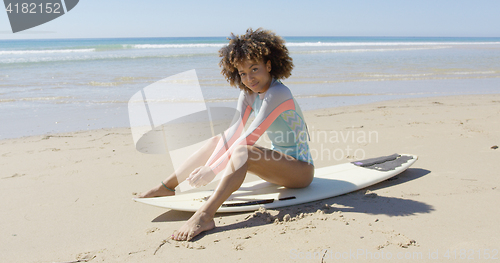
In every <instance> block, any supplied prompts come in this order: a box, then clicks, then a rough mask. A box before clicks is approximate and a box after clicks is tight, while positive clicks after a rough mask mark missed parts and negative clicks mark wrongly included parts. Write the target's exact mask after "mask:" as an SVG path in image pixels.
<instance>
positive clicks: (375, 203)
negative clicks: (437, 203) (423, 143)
mask: <svg viewBox="0 0 500 263" xmlns="http://www.w3.org/2000/svg"><path fill="white" fill-rule="evenodd" d="M429 173H430V171H429V170H425V169H419V168H409V169H408V170H406V171H404V172H403V173H401V174H399V175H396V176H395V177H392V178H390V179H388V180H386V181H383V182H380V183H378V184H375V185H372V186H370V187H367V188H364V189H361V190H358V191H355V192H351V193H348V194H345V195H341V196H336V197H332V198H328V199H323V200H319V201H315V202H310V203H305V204H300V205H294V206H289V207H282V208H276V209H272V210H274V211H278V214H277V215H275V216H274V218H278V219H279V220H282V219H283V216H284V215H286V214H289V215H290V217H292V218H293V217H295V216H297V215H299V214H301V213H314V212H316V211H317V210H318V209H322V210H323V211H324V213H325V214H332V213H334V212H337V211H342V212H355V213H365V214H373V215H379V214H383V215H388V216H411V215H415V214H422V213H430V212H432V211H434V208H433V207H432V206H431V205H429V204H426V203H422V202H419V201H415V200H411V199H405V198H398V197H385V196H379V195H377V194H375V193H370V191H375V190H379V189H383V188H386V187H391V186H395V185H398V184H404V183H407V182H410V181H413V180H416V179H418V178H420V177H423V176H425V175H427V174H429ZM367 190H369V191H367ZM326 205H328V206H330V207H331V208H330V209H323V208H325V207H326ZM245 213H247V214H250V213H249V212H241V213H223V214H222V213H219V214H216V217H227V216H232V215H237V214H245ZM254 214H255V213H254ZM191 215H193V213H190V212H180V211H173V210H170V211H168V212H166V213H164V214H162V215H160V216H158V217H157V218H155V219H154V220H153V222H172V221H186V220H188V219H189V218H190V217H191ZM250 215H251V214H250ZM265 224H269V222H268V221H266V220H263V219H262V217H258V216H257V217H256V216H248V217H247V219H246V220H244V221H241V222H238V223H235V224H231V225H224V226H218V227H216V228H215V229H212V230H210V231H207V232H205V233H202V234H200V235H199V236H197V237H195V238H194V239H193V240H192V241H196V240H198V239H200V238H202V237H203V236H205V235H210V234H214V233H218V232H224V231H230V230H234V229H240V228H245V227H246V228H249V227H256V226H261V225H265Z"/></svg>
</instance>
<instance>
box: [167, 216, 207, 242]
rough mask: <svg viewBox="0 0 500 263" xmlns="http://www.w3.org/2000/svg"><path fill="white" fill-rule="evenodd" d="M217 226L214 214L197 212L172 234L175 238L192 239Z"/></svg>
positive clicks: (181, 239)
mask: <svg viewBox="0 0 500 263" xmlns="http://www.w3.org/2000/svg"><path fill="white" fill-rule="evenodd" d="M214 227H215V222H214V219H213V217H212V216H210V215H209V214H207V213H205V212H196V213H195V214H194V215H193V216H192V217H191V218H190V219H189V220H188V221H187V222H186V223H185V224H184V225H183V226H182V227H181V228H180V229H179V230H178V231H176V232H175V233H174V234H173V235H172V239H173V240H177V241H184V240H190V239H192V238H193V237H195V236H197V235H198V234H200V233H201V232H203V231H207V230H210V229H212V228H214Z"/></svg>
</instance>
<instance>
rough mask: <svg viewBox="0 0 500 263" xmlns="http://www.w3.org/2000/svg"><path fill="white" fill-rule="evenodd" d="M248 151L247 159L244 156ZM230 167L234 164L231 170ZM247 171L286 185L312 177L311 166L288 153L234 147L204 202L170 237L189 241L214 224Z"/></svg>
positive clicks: (307, 181)
mask: <svg viewBox="0 0 500 263" xmlns="http://www.w3.org/2000/svg"><path fill="white" fill-rule="evenodd" d="M247 154H248V158H247ZM231 167H235V170H233V169H232V168H231ZM247 171H251V172H252V173H255V174H256V175H258V176H259V177H261V178H262V179H264V180H266V181H269V182H271V183H275V184H278V185H283V186H285V187H289V188H302V187H306V186H308V185H309V184H310V183H311V182H312V179H313V177H314V166H313V165H310V164H308V163H306V162H302V161H298V160H296V159H294V158H292V157H290V156H288V155H284V154H282V153H280V152H276V151H273V150H269V149H266V148H263V147H258V146H242V147H240V148H238V149H236V150H235V152H234V153H233V156H232V157H231V160H230V163H229V164H228V166H227V167H226V170H225V171H224V175H223V177H222V180H221V181H220V183H219V185H218V186H217V189H216V190H215V191H214V193H213V194H212V196H210V198H209V199H208V200H207V202H206V203H205V204H204V205H203V206H202V207H201V208H200V209H199V210H198V211H196V213H195V214H194V215H193V216H192V217H191V218H190V219H189V220H188V221H187V222H186V223H185V224H184V225H183V226H182V227H181V228H180V229H179V230H178V231H177V232H175V233H174V235H173V236H172V238H173V239H175V240H189V239H191V238H193V237H194V236H196V235H198V234H199V233H201V232H203V231H206V230H210V229H212V228H214V227H215V223H214V220H213V218H214V216H215V212H216V211H217V209H219V207H220V206H221V205H222V203H223V202H224V201H225V200H226V199H227V198H228V197H229V196H230V195H231V194H232V193H233V192H234V191H236V190H238V188H239V187H240V186H241V184H242V183H243V180H244V179H245V176H246V173H247Z"/></svg>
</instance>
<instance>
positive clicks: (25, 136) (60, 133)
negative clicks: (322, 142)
mask: <svg viewBox="0 0 500 263" xmlns="http://www.w3.org/2000/svg"><path fill="white" fill-rule="evenodd" d="M495 94H500V93H487V94H462V95H432V96H429V95H422V96H411V95H408V96H411V97H403V98H394V99H383V100H376V101H371V102H370V101H368V102H361V103H359V102H356V101H352V102H348V103H347V104H345V105H338V106H334V107H327V108H320V109H306V110H304V109H303V112H304V114H305V115H306V116H307V115H309V114H314V113H315V112H321V111H328V110H334V109H339V108H344V107H356V106H358V107H362V106H369V105H371V104H377V103H387V102H397V101H405V100H413V99H431V98H447V97H463V96H488V95H493V96H494V95H495ZM359 96H365V95H364V94H359V95H354V96H347V98H349V99H352V97H359ZM370 96H394V95H384V94H372V95H370ZM396 96H397V95H396ZM401 96H406V95H401ZM334 97H335V98H343V97H344V96H342V95H341V94H339V95H338V96H334ZM322 98H323V97H315V98H312V99H322ZM309 103H310V102H309ZM299 105H300V103H299ZM223 106H224V105H223ZM114 112H115V113H114V114H115V115H116V112H119V111H118V110H116V109H115V110H114ZM79 114H81V113H79ZM80 117H81V116H80ZM67 118H68V117H67V116H66V117H63V119H67ZM251 118H252V117H251ZM83 119H86V120H84V121H83V122H84V124H87V123H88V124H87V126H91V125H96V123H91V120H94V122H97V123H100V124H101V125H103V123H105V120H100V119H95V118H92V117H91V118H90V119H87V118H83ZM127 121H128V117H127ZM56 124H58V122H56ZM97 126H99V124H98V125H97ZM114 129H117V130H123V129H125V130H126V129H129V130H130V125H129V126H118V127H100V128H90V129H76V128H75V129H73V128H69V131H61V132H45V133H40V134H33V135H22V136H19V137H7V138H0V141H3V140H11V139H21V138H29V137H39V136H45V137H46V136H49V137H50V136H56V135H63V134H72V133H80V132H93V131H99V130H114Z"/></svg>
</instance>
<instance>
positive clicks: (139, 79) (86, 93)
mask: <svg viewBox="0 0 500 263" xmlns="http://www.w3.org/2000/svg"><path fill="white" fill-rule="evenodd" d="M284 38H285V40H286V42H287V47H288V49H289V50H290V54H291V57H292V58H293V61H294V64H295V68H294V70H293V72H292V76H291V77H290V78H288V79H286V80H284V81H283V82H284V83H285V84H286V85H287V86H288V87H289V88H290V89H291V90H292V93H293V94H294V96H295V97H296V99H297V101H298V102H299V104H300V105H301V107H302V110H304V111H307V110H314V109H320V108H330V107H339V106H346V105H356V104H365V103H371V102H376V101H383V100H393V99H400V98H412V97H428V96H447V95H462V94H491V93H498V92H500V38H436V37H432V38H424V37H284ZM226 43H227V40H226V38H225V37H193V38H118V39H43V40H0V122H1V125H0V139H5V138H16V137H22V136H30V135H42V134H53V133H60V132H68V131H79V130H90V129H100V128H112V127H128V126H129V125H130V124H129V119H128V110H127V104H128V101H129V99H130V98H131V97H132V96H133V95H134V94H135V93H137V92H138V91H140V90H141V89H142V88H144V87H146V86H148V85H150V84H152V83H154V82H156V81H159V80H161V79H164V78H166V77H169V76H173V75H176V74H179V73H182V72H185V71H188V70H192V69H195V70H196V73H197V76H198V79H199V82H200V85H201V88H202V91H203V96H204V98H205V99H206V100H208V101H211V100H212V101H224V102H226V103H227V104H228V105H233V106H235V105H236V101H237V97H238V94H239V90H238V89H236V88H233V87H230V86H229V85H228V83H227V82H226V81H225V79H224V78H223V76H222V75H221V74H220V68H219V66H218V63H219V57H218V50H219V49H220V48H221V47H223V46H224V45H225V44H226ZM186 96H187V97H183V98H179V99H180V100H181V101H182V100H190V98H189V95H186Z"/></svg>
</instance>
